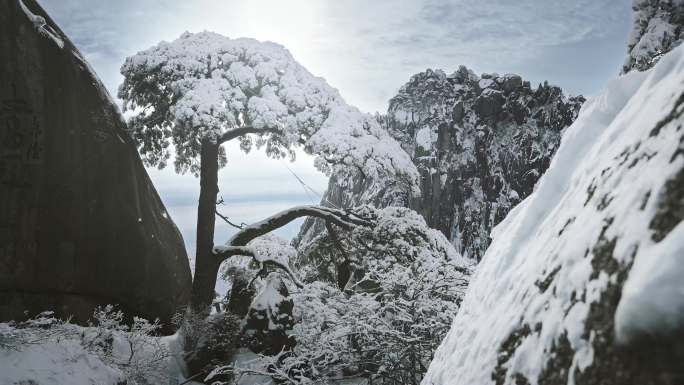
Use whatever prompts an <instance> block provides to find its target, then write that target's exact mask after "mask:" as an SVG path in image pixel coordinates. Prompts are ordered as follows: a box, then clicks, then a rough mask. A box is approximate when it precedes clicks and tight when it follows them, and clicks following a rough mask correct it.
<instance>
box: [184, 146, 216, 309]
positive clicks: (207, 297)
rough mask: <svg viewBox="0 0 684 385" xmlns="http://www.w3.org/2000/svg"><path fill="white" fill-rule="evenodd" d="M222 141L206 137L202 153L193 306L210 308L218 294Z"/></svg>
mask: <svg viewBox="0 0 684 385" xmlns="http://www.w3.org/2000/svg"><path fill="white" fill-rule="evenodd" d="M218 150H219V144H217V143H213V142H212V141H210V140H207V139H205V140H203V141H202V149H201V154H200V162H201V164H200V197H199V205H198V206H197V249H196V252H195V276H194V278H193V280H192V298H191V305H192V310H193V311H194V312H195V313H198V314H201V313H203V312H207V311H208V310H209V307H210V306H211V302H212V300H213V298H214V288H215V286H216V275H217V274H218V268H219V265H220V263H219V261H218V258H216V256H215V255H214V253H213V251H212V250H213V248H214V224H215V220H216V219H215V218H216V217H215V216H216V197H217V195H218Z"/></svg>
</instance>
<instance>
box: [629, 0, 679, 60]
mask: <svg viewBox="0 0 684 385" xmlns="http://www.w3.org/2000/svg"><path fill="white" fill-rule="evenodd" d="M632 8H633V10H634V20H633V25H632V32H631V34H630V36H629V43H628V49H627V51H628V52H627V59H626V60H625V64H624V66H623V67H622V73H627V72H629V71H632V70H637V71H644V70H647V69H649V68H651V67H653V66H654V65H655V63H657V62H658V60H660V58H661V57H662V56H663V55H665V54H666V53H668V52H670V51H671V50H672V49H674V48H675V47H677V46H678V45H679V44H681V43H682V41H684V1H682V0H634V3H633V4H632Z"/></svg>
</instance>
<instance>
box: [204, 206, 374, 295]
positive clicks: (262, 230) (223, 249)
mask: <svg viewBox="0 0 684 385" xmlns="http://www.w3.org/2000/svg"><path fill="white" fill-rule="evenodd" d="M219 216H220V215H219ZM307 216H308V217H316V218H320V219H322V220H324V221H325V222H326V224H335V225H337V226H340V227H342V228H344V229H346V230H349V229H352V228H353V227H356V226H371V225H372V223H371V222H370V221H369V220H367V219H364V218H362V217H360V216H358V215H356V214H354V213H353V212H351V211H345V210H338V209H333V208H330V207H325V206H317V205H309V206H295V207H293V208H290V209H288V210H285V211H281V212H280V213H278V214H275V215H273V216H270V217H268V218H266V219H264V220H263V221H261V222H257V223H254V224H252V225H249V226H247V227H243V228H242V229H241V230H240V231H238V232H237V234H235V235H233V237H232V238H230V240H229V241H228V242H227V243H226V245H225V246H215V247H214V250H213V252H214V254H215V255H216V257H217V258H219V259H220V260H221V261H223V260H225V259H227V258H230V257H232V256H235V255H244V256H247V257H252V258H254V259H255V260H256V261H258V262H260V263H262V264H263V263H269V264H272V265H274V266H275V267H278V268H280V269H282V270H285V272H287V273H288V274H289V275H290V277H291V278H292V280H293V281H294V283H295V284H296V285H297V286H298V287H302V284H301V282H300V281H299V280H298V279H297V277H296V275H295V274H294V273H293V272H292V270H291V269H290V267H289V266H287V265H286V264H283V263H281V262H279V261H276V260H273V259H268V260H260V259H259V258H258V256H257V255H255V254H254V251H253V250H252V248H250V247H249V246H247V244H248V243H249V242H250V241H251V240H253V239H255V238H257V237H260V236H262V235H265V234H268V233H270V232H271V231H273V230H276V229H278V228H280V227H283V226H285V225H287V224H288V223H290V222H292V221H293V220H295V219H297V218H300V217H307Z"/></svg>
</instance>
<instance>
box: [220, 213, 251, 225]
mask: <svg viewBox="0 0 684 385" xmlns="http://www.w3.org/2000/svg"><path fill="white" fill-rule="evenodd" d="M216 215H217V216H218V217H219V218H221V219H223V221H224V222H226V223H227V224H229V225H230V226H233V227H235V228H236V229H242V228H244V227H245V226H246V225H247V224H246V223H245V222H242V223H241V224H240V225H236V224H235V223H233V222H231V221H230V219H228V217H227V216H225V215H223V214H221V213H220V212H218V210H216Z"/></svg>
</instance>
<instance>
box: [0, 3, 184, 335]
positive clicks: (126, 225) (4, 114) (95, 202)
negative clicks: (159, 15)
mask: <svg viewBox="0 0 684 385" xmlns="http://www.w3.org/2000/svg"><path fill="white" fill-rule="evenodd" d="M0 58H2V59H1V60H0V319H1V320H8V319H18V318H22V317H24V311H28V312H29V313H35V312H37V311H43V310H54V311H55V312H56V313H57V314H58V315H59V316H67V315H73V316H74V319H75V320H76V321H79V322H84V321H86V320H87V319H88V318H89V317H90V315H91V314H92V310H93V307H95V306H98V305H103V304H110V303H111V304H115V305H119V306H120V307H121V308H122V310H124V311H125V312H126V313H127V314H128V315H138V316H143V317H146V318H150V319H154V318H157V317H158V318H160V319H161V320H162V321H163V322H169V320H170V318H171V316H172V315H173V314H174V313H175V312H176V311H177V309H178V308H179V307H181V306H183V305H184V304H185V303H186V301H187V299H188V297H189V291H190V285H191V275H190V268H189V265H188V260H187V255H186V252H185V249H184V246H183V241H182V238H181V235H180V233H179V231H178V230H177V228H176V226H175V225H174V223H173V222H172V221H171V219H170V218H169V216H168V214H167V212H166V210H165V208H164V206H163V204H162V202H161V200H160V198H159V196H158V194H157V192H156V191H155V189H154V187H153V185H152V183H151V181H150V179H149V177H148V175H147V173H146V172H145V169H144V167H143V165H142V163H141V161H140V158H139V157H138V154H137V152H136V147H135V145H134V144H133V143H132V141H131V139H130V138H129V137H128V136H127V134H126V132H125V128H126V126H125V123H124V122H123V121H122V119H121V116H120V114H119V112H118V110H117V108H116V106H115V104H114V103H113V102H112V101H111V99H110V98H109V94H108V93H107V91H106V90H105V89H104V87H103V86H102V84H101V83H100V81H99V80H98V79H97V77H96V76H95V75H94V73H93V72H92V70H91V69H90V68H89V66H88V64H87V63H86V62H85V61H84V59H83V57H82V56H81V54H80V53H79V52H78V50H77V49H76V48H75V47H74V45H73V44H72V43H71V42H70V41H69V40H68V39H67V38H66V37H65V36H64V34H63V33H62V32H61V31H60V30H59V28H58V27H57V26H56V25H55V24H54V23H53V22H52V20H50V18H49V17H48V16H47V15H46V14H45V12H44V11H43V10H42V9H41V8H40V6H39V5H38V4H37V3H36V2H35V1H33V0H24V1H23V2H21V1H19V0H2V1H0Z"/></svg>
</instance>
